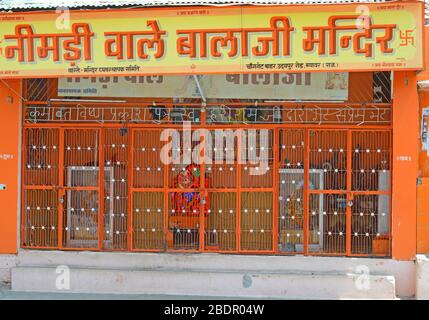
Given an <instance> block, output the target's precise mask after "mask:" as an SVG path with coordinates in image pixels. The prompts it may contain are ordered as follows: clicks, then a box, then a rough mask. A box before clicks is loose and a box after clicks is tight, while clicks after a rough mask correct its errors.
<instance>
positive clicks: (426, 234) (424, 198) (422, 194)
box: [417, 77, 429, 253]
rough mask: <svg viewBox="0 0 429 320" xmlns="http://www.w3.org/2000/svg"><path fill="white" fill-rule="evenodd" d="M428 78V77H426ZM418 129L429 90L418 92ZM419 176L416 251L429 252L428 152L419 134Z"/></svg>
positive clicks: (427, 102) (428, 102)
mask: <svg viewBox="0 0 429 320" xmlns="http://www.w3.org/2000/svg"><path fill="white" fill-rule="evenodd" d="M428 80H429V77H428ZM419 103H420V110H419V129H420V130H421V114H422V108H427V107H429V92H428V91H420V92H419ZM419 177H420V184H419V185H418V186H417V253H429V153H428V152H427V151H426V150H423V149H422V141H421V137H420V135H419Z"/></svg>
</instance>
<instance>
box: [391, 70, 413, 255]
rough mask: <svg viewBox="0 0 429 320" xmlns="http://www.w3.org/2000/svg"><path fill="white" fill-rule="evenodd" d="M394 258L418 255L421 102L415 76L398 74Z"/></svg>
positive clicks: (393, 200)
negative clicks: (417, 221)
mask: <svg viewBox="0 0 429 320" xmlns="http://www.w3.org/2000/svg"><path fill="white" fill-rule="evenodd" d="M393 90H394V97H393V168H394V169H393V177H392V179H393V181H392V205H393V207H392V257H393V258H394V259H398V260H412V259H414V258H415V255H416V247H417V245H416V237H417V234H416V232H417V228H416V210H417V188H416V183H417V175H418V156H419V153H418V150H419V140H418V139H419V108H418V105H419V100H418V93H417V78H416V73H415V72H395V73H394V80H393Z"/></svg>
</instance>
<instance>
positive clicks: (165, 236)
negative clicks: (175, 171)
mask: <svg viewBox="0 0 429 320" xmlns="http://www.w3.org/2000/svg"><path fill="white" fill-rule="evenodd" d="M160 134H161V132H160ZM160 138H161V137H160ZM160 155H161V153H160ZM162 165H163V169H164V188H163V189H164V190H163V195H164V198H163V200H164V223H163V241H164V248H165V250H166V251H167V250H168V238H169V236H168V233H169V231H168V224H169V221H168V209H169V208H168V197H169V193H168V187H169V186H168V175H169V171H168V169H169V167H168V163H163V164H162Z"/></svg>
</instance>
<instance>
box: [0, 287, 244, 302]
mask: <svg viewBox="0 0 429 320" xmlns="http://www.w3.org/2000/svg"><path fill="white" fill-rule="evenodd" d="M206 299H208V300H231V299H237V298H231V297H205V296H174V295H153V294H122V293H121V294H98V293H97V294H93V293H67V292H64V293H57V292H52V293H51V292H22V291H12V290H11V289H10V286H9V285H7V284H0V300H206Z"/></svg>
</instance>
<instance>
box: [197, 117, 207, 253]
mask: <svg viewBox="0 0 429 320" xmlns="http://www.w3.org/2000/svg"><path fill="white" fill-rule="evenodd" d="M204 113H205V112H204ZM200 143H203V146H204V145H205V139H204V134H203V133H202V132H200ZM204 156H205V150H204V147H203V148H202V149H201V157H202V159H201V160H202V161H201V164H200V190H199V192H200V219H199V220H200V234H199V236H200V241H199V244H200V251H204V243H205V239H204V234H205V225H204V220H205V207H206V206H205V201H206V198H207V194H206V193H207V190H206V186H205V174H204V171H205V164H204V162H205V161H204ZM202 199H204V202H203V201H202Z"/></svg>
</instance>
